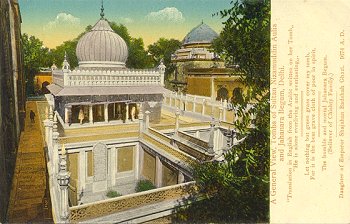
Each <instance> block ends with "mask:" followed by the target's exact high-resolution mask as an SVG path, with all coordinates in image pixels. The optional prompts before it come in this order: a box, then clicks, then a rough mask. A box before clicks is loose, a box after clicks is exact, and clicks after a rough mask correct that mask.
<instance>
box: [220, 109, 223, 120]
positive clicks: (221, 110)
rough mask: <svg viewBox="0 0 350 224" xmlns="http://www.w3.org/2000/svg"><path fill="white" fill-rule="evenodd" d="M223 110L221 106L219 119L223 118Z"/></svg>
mask: <svg viewBox="0 0 350 224" xmlns="http://www.w3.org/2000/svg"><path fill="white" fill-rule="evenodd" d="M222 112H223V108H222V107H219V121H222V120H223V116H222Z"/></svg>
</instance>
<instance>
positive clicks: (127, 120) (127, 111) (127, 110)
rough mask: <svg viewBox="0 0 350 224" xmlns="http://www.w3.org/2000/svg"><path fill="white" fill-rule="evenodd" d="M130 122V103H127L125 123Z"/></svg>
mask: <svg viewBox="0 0 350 224" xmlns="http://www.w3.org/2000/svg"><path fill="white" fill-rule="evenodd" d="M127 122H129V103H128V102H126V103H125V123H127Z"/></svg>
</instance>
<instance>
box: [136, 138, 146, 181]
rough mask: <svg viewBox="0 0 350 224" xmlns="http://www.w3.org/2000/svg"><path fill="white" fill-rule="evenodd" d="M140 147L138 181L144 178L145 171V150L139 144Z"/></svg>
mask: <svg viewBox="0 0 350 224" xmlns="http://www.w3.org/2000/svg"><path fill="white" fill-rule="evenodd" d="M138 147H139V173H138V177H137V178H138V179H141V176H142V170H143V160H144V153H145V152H144V151H143V148H142V147H141V144H140V143H138Z"/></svg>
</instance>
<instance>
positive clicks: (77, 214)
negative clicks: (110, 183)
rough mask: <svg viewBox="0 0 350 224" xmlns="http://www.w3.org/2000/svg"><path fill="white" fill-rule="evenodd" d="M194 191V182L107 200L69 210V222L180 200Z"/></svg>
mask: <svg viewBox="0 0 350 224" xmlns="http://www.w3.org/2000/svg"><path fill="white" fill-rule="evenodd" d="M194 191H196V186H195V184H194V182H189V183H184V184H178V185H175V186H169V187H163V188H159V189H154V190H149V191H145V192H140V193H135V194H131V195H125V196H121V197H117V198H113V199H107V200H105V201H101V202H97V203H89V204H85V205H79V206H75V207H72V208H70V211H71V214H70V222H80V221H84V220H89V219H93V218H97V217H101V216H105V215H109V214H113V213H116V212H120V211H124V210H128V209H134V208H138V207H141V206H145V205H150V204H153V203H159V202H163V201H164V200H181V199H182V198H184V197H186V196H187V195H189V194H190V193H193V192H194Z"/></svg>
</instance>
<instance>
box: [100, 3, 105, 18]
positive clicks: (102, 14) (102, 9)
mask: <svg viewBox="0 0 350 224" xmlns="http://www.w3.org/2000/svg"><path fill="white" fill-rule="evenodd" d="M104 10H105V9H104V8H103V0H101V13H100V16H101V19H104V16H105V14H104V12H103V11H104Z"/></svg>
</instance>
